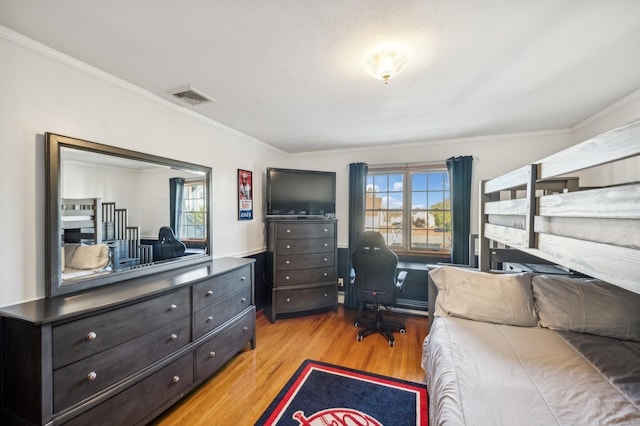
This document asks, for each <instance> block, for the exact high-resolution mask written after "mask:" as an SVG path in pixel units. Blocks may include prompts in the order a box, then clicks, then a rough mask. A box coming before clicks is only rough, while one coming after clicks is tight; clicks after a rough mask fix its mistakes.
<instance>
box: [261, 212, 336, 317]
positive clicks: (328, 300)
mask: <svg viewBox="0 0 640 426" xmlns="http://www.w3.org/2000/svg"><path fill="white" fill-rule="evenodd" d="M267 224H268V226H267V241H268V243H267V250H268V256H269V260H268V267H269V278H270V280H269V281H270V287H271V303H270V313H269V315H270V319H271V322H275V321H276V316H277V315H278V314H283V313H293V312H302V311H310V310H315V309H321V308H326V307H331V308H333V310H334V311H337V309H338V282H337V268H338V259H337V256H338V250H337V229H336V228H337V220H336V219H297V220H296V219H267Z"/></svg>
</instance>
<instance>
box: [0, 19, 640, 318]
mask: <svg viewBox="0 0 640 426" xmlns="http://www.w3.org/2000/svg"><path fill="white" fill-rule="evenodd" d="M0 63H2V66H1V67H0V93H2V96H1V97H0V194H2V208H0V223H1V224H2V225H3V240H4V244H2V245H0V270H2V271H3V280H2V285H0V306H5V305H9V304H13V303H18V302H22V301H26V300H32V299H36V298H41V297H43V296H44V293H45V292H44V282H45V277H44V264H45V257H44V256H45V253H44V244H43V238H44V220H45V218H44V210H45V209H44V180H45V177H44V137H43V134H44V132H47V131H48V132H54V133H59V134H62V135H68V136H73V137H78V138H82V139H87V140H91V141H95V142H100V143H104V144H107V145H114V146H120V147H125V148H128V149H133V150H136V151H142V152H147V153H150V154H155V155H160V156H163V157H170V158H176V159H179V160H182V161H186V162H191V163H196V164H202V165H206V166H209V167H211V168H212V169H213V191H212V192H213V196H212V206H213V212H212V225H213V255H214V256H216V257H219V256H225V255H247V254H252V253H256V252H260V251H262V250H263V249H264V246H265V228H264V224H263V222H262V220H261V218H262V217H263V207H264V206H263V198H264V181H265V170H266V168H267V167H268V166H273V167H285V166H287V167H292V168H301V169H315V170H333V171H336V172H337V178H338V179H337V185H338V188H337V216H338V218H339V219H340V222H339V228H338V232H339V233H338V241H339V244H340V245H341V246H343V247H344V246H346V245H347V242H348V232H347V222H348V220H347V217H348V164H349V163H351V162H366V163H369V164H388V163H404V162H416V161H429V160H445V159H447V158H449V157H451V156H458V155H472V156H473V157H474V170H473V185H474V188H477V187H478V182H479V180H481V179H490V178H493V177H495V176H498V175H500V174H502V173H504V172H506V171H509V170H512V169H514V168H517V167H520V166H523V165H525V164H527V163H530V162H532V161H535V160H538V159H540V158H543V157H545V156H547V155H549V154H551V153H554V152H556V151H559V150H561V149H563V148H566V147H567V146H569V145H570V144H571V143H572V141H575V139H576V138H577V137H578V136H577V135H580V137H581V136H582V135H583V134H589V133H591V132H592V131H595V130H596V129H598V131H599V128H600V127H608V126H611V127H613V126H614V125H613V124H612V123H618V122H619V121H620V120H622V121H623V122H625V121H630V120H631V118H629V119H627V120H625V118H626V117H633V116H635V117H638V116H640V108H638V105H639V104H640V102H637V101H636V100H634V101H633V103H629V102H628V103H627V104H626V106H625V107H624V108H623V107H621V108H618V110H615V111H608V112H606V114H604V115H603V116H602V117H598V118H597V119H596V120H594V121H593V122H590V123H587V124H585V125H584V126H582V127H580V128H577V129H575V130H574V131H573V132H571V131H570V130H560V131H549V132H540V133H535V134H520V135H503V136H494V137H482V138H467V139H460V140H444V141H430V142H424V143H416V144H410V145H394V146H387V147H370V148H367V149H356V150H342V151H331V152H322V153H307V154H301V155H291V156H288V155H286V154H284V153H282V152H281V151H278V150H275V149H273V148H271V147H269V146H267V145H266V144H264V143H262V142H260V141H257V140H255V139H253V138H250V137H248V136H246V135H243V134H241V133H239V132H237V131H235V130H233V129H229V128H226V127H224V126H222V125H219V124H217V123H214V122H212V121H210V120H206V119H203V118H201V117H199V116H197V115H196V114H193V113H191V112H189V111H188V110H186V109H182V108H180V107H177V106H174V105H173V104H170V103H169V102H167V101H164V100H160V99H159V98H157V97H155V96H154V95H151V94H149V93H148V92H145V91H143V90H141V89H139V88H136V87H134V86H132V85H129V84H128V83H126V82H123V81H121V80H118V79H116V78H114V77H112V76H110V75H107V74H105V73H103V72H101V71H99V70H96V69H94V68H91V67H88V66H87V65H85V64H83V63H80V62H78V61H75V60H74V59H72V58H69V57H66V56H65V55H62V54H60V53H58V52H55V51H52V50H51V49H48V48H46V47H44V46H42V45H39V44H37V43H34V42H33V41H31V40H29V39H25V38H24V37H22V36H20V35H18V34H16V33H14V32H12V31H10V30H7V29H6V28H4V27H0ZM638 98H640V96H639V97H638ZM596 133H597V132H596ZM239 168H240V169H246V170H252V171H253V172H254V176H253V177H254V218H255V219H254V220H252V221H238V220H237V210H238V207H237V204H236V203H237V182H236V172H237V169H239ZM477 195H478V191H477V189H476V190H475V191H474V196H473V199H472V207H473V211H472V215H473V217H477V204H478V200H477V198H478V197H477ZM477 229H478V224H477V223H476V221H475V220H473V222H472V232H476V231H477Z"/></svg>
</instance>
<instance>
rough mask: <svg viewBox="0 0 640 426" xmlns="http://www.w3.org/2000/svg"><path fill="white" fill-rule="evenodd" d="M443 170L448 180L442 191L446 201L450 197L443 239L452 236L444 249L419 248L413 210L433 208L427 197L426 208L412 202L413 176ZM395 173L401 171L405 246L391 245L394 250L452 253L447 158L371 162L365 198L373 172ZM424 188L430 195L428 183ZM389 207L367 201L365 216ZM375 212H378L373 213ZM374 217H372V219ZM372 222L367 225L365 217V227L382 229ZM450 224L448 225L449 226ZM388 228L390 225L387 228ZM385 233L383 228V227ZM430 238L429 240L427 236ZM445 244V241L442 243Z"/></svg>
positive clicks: (433, 254)
mask: <svg viewBox="0 0 640 426" xmlns="http://www.w3.org/2000/svg"><path fill="white" fill-rule="evenodd" d="M434 172H437V173H442V174H444V175H445V179H446V180H445V181H444V183H443V189H442V193H443V202H446V201H449V209H448V210H444V214H447V212H448V218H449V221H448V225H449V226H448V229H447V230H446V231H443V232H444V233H443V240H444V239H446V238H447V235H448V238H449V244H448V246H446V247H445V248H442V249H439V250H438V249H433V248H428V247H426V248H424V249H421V248H417V247H413V244H414V243H415V239H414V235H413V232H412V231H413V230H414V227H413V220H412V219H413V212H414V211H416V210H417V211H426V212H428V211H430V210H432V209H429V208H428V207H429V204H428V198H427V205H426V208H425V209H414V208H413V205H412V195H413V193H414V191H413V188H412V185H413V179H412V177H413V176H414V175H415V174H417V173H434ZM392 174H397V175H402V227H401V229H402V236H403V238H402V246H401V247H398V246H390V247H391V248H392V250H393V251H394V252H395V253H397V254H400V255H428V256H434V257H441V256H443V255H446V256H448V255H449V253H450V249H451V238H452V232H451V204H450V200H451V187H450V182H449V177H448V170H447V165H446V162H444V161H442V162H431V163H420V164H403V165H388V166H375V165H370V166H369V169H368V171H367V184H366V187H365V200H366V199H367V196H368V194H369V193H370V191H367V189H366V188H368V187H369V178H370V177H371V176H376V175H387V176H388V175H392ZM424 191H425V192H426V195H427V196H428V194H429V192H430V191H429V186H428V185H426V186H425V189H424ZM385 192H386V193H389V192H390V191H389V188H388V187H387V190H386V191H385ZM391 192H395V191H391ZM385 210H386V211H389V209H388V208H387V209H369V208H367V205H366V204H365V217H366V215H367V214H368V213H369V212H380V211H385ZM394 210H395V209H391V211H394ZM372 216H375V214H373V215H372ZM373 220H374V219H372V221H373ZM371 225H372V226H367V221H366V220H365V230H379V226H377V225H376V224H375V223H372V224H371ZM446 228H447V227H445V229H446ZM387 229H389V228H387ZM382 232H383V233H384V231H382ZM385 241H388V237H387V236H386V235H385ZM427 241H428V240H427ZM443 245H444V244H443Z"/></svg>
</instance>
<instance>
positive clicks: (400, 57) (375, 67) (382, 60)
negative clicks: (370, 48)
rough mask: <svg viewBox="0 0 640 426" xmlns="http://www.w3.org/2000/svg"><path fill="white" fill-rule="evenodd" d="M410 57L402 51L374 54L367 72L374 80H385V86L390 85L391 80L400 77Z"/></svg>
mask: <svg viewBox="0 0 640 426" xmlns="http://www.w3.org/2000/svg"><path fill="white" fill-rule="evenodd" d="M407 59H408V55H407V54H406V53H405V52H402V51H400V50H383V51H380V52H377V53H374V54H373V55H372V56H371V57H370V58H369V59H368V60H367V63H366V67H365V68H366V70H367V72H368V73H369V75H371V76H372V77H373V78H376V79H378V80H384V84H388V83H389V79H390V78H393V77H395V76H396V75H398V73H399V72H400V71H402V69H403V68H404V66H405V65H406V63H407Z"/></svg>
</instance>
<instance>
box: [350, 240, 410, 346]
mask: <svg viewBox="0 0 640 426" xmlns="http://www.w3.org/2000/svg"><path fill="white" fill-rule="evenodd" d="M351 263H352V265H353V269H354V272H355V276H354V286H355V291H356V299H357V300H358V317H357V318H356V320H355V322H354V325H355V326H356V327H360V326H362V328H361V329H360V331H359V332H358V335H357V340H358V341H361V340H362V339H363V338H364V337H365V336H367V335H369V334H371V333H375V332H377V333H380V334H382V335H384V336H385V337H386V338H387V341H388V342H389V346H394V344H395V339H394V337H393V332H394V331H399V332H400V333H401V334H404V333H405V331H406V330H405V326H404V324H402V323H400V322H394V321H386V320H384V319H383V317H382V310H383V309H385V307H386V309H390V308H389V307H390V306H391V305H394V304H396V302H397V298H398V295H399V293H400V291H401V290H402V286H403V284H404V280H405V278H406V276H407V272H406V271H402V272H400V274H397V275H396V267H397V266H398V256H396V254H395V253H394V252H392V251H391V250H389V248H388V247H387V244H386V243H385V241H384V238H383V237H382V235H381V234H380V233H379V232H374V231H365V232H363V233H362V234H361V235H360V239H359V240H358V244H357V246H356V249H355V251H354V252H353V254H352V255H351ZM366 304H371V305H374V306H375V310H376V316H375V318H365V317H363V316H362V310H363V308H364V307H365V305H366Z"/></svg>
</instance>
